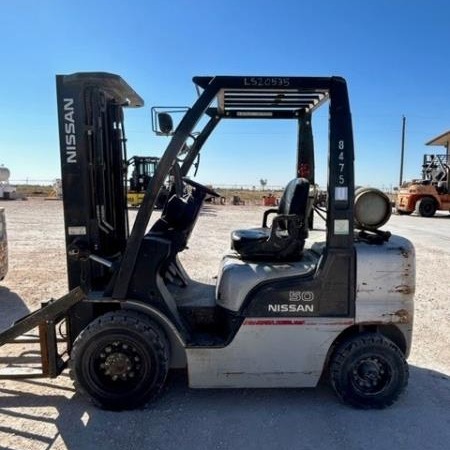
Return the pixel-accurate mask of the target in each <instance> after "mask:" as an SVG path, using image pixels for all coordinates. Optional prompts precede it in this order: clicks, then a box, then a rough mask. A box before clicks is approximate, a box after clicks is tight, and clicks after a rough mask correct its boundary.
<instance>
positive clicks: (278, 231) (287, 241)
mask: <svg viewBox="0 0 450 450" xmlns="http://www.w3.org/2000/svg"><path fill="white" fill-rule="evenodd" d="M308 194H309V182H308V180H306V179H305V178H295V179H293V180H292V181H290V182H289V183H288V185H287V186H286V188H285V190H284V192H283V196H282V197H281V200H280V204H279V206H278V208H277V209H269V210H267V211H266V212H265V213H264V216H263V227H262V228H254V229H248V230H235V231H233V232H232V233H231V248H232V249H234V250H236V251H237V252H238V253H239V255H240V256H241V257H242V258H243V259H248V260H295V259H300V258H301V254H302V250H303V246H304V244H305V239H306V238H307V237H308V227H307V218H308V213H309V211H308V210H309V209H310V207H309V202H308ZM272 213H276V214H277V215H276V216H275V218H274V219H273V221H272V226H271V227H270V228H269V227H268V226H267V218H268V216H269V214H272Z"/></svg>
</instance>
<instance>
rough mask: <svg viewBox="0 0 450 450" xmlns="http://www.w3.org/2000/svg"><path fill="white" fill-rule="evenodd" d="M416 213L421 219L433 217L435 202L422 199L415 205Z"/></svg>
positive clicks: (430, 199)
mask: <svg viewBox="0 0 450 450" xmlns="http://www.w3.org/2000/svg"><path fill="white" fill-rule="evenodd" d="M416 208H417V211H418V212H419V214H420V215H421V216H422V217H433V216H434V214H435V212H436V209H437V205H436V201H435V200H434V199H433V198H431V197H423V198H421V199H420V200H419V201H418V202H417V204H416Z"/></svg>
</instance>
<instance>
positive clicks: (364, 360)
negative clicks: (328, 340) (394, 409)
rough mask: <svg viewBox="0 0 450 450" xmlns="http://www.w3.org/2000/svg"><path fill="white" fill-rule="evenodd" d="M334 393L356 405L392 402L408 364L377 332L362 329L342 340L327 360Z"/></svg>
mask: <svg viewBox="0 0 450 450" xmlns="http://www.w3.org/2000/svg"><path fill="white" fill-rule="evenodd" d="M330 376H331V384H332V386H333V388H334V390H335V392H336V394H337V396H338V397H339V398H340V399H341V400H342V401H343V402H344V403H347V404H349V405H351V406H354V407H356V408H362V409H375V408H376V409H381V408H386V407H387V406H390V405H392V404H393V403H394V402H395V401H396V400H397V399H398V397H399V396H400V394H401V393H402V392H403V390H404V389H405V387H406V386H407V384H408V376H409V370H408V364H407V362H406V360H405V357H404V356H403V353H402V352H401V351H400V349H399V348H398V347H397V346H396V345H395V344H394V343H393V342H392V341H391V340H389V339H387V338H385V337H384V336H382V335H381V334H379V333H364V334H360V335H358V336H355V337H352V338H349V339H347V340H346V341H344V342H343V343H341V344H340V345H339V346H338V347H337V349H336V350H335V352H334V353H333V356H332V358H331V362H330Z"/></svg>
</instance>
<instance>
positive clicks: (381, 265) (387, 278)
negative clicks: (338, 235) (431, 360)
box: [355, 236, 415, 324]
mask: <svg viewBox="0 0 450 450" xmlns="http://www.w3.org/2000/svg"><path fill="white" fill-rule="evenodd" d="M355 248H356V255H357V257H356V267H357V270H356V309H355V321H356V322H357V323H364V322H384V323H411V324H412V319H413V313H414V309H413V301H414V291H415V253H414V247H413V245H412V244H411V242H409V241H408V240H407V239H405V238H402V237H400V236H391V238H390V239H389V242H387V243H385V244H383V245H367V244H356V245H355Z"/></svg>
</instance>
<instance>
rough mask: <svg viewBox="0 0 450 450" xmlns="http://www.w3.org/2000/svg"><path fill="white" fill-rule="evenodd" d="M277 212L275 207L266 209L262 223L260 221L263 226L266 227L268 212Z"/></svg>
mask: <svg viewBox="0 0 450 450" xmlns="http://www.w3.org/2000/svg"><path fill="white" fill-rule="evenodd" d="M277 212H278V209H276V208H272V209H268V210H267V211H264V215H263V223H262V226H263V228H267V218H268V217H269V214H273V213H277Z"/></svg>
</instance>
